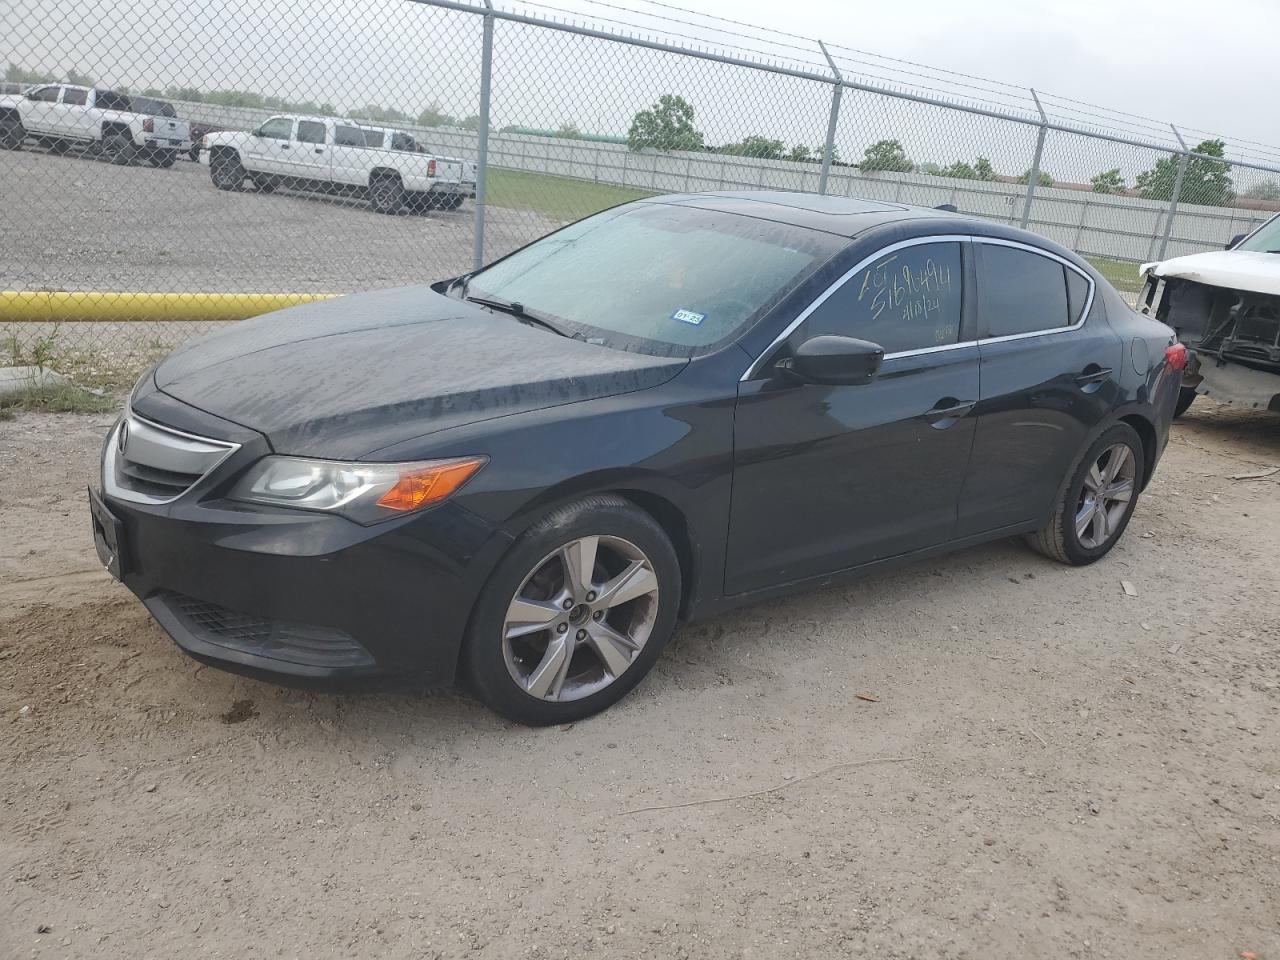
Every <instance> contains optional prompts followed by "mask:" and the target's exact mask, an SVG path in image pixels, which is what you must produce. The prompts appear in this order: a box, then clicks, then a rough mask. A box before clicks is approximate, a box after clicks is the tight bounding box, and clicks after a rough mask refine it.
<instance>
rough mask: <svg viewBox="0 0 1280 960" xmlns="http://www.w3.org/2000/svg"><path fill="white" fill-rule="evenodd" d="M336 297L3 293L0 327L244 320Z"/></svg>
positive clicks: (62, 292)
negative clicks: (73, 323) (41, 324)
mask: <svg viewBox="0 0 1280 960" xmlns="http://www.w3.org/2000/svg"><path fill="white" fill-rule="evenodd" d="M336 296H339V294H336V293H89V292H85V293H79V292H74V291H63V290H58V291H39V290H0V323H6V322H8V323H37V322H42V323H69V322H73V321H86V322H104V321H114V322H120V321H129V320H244V319H245V318H247V317H256V316H257V315H258V314H260V313H268V312H270V311H272V310H280V309H282V308H284V307H291V306H293V305H294V304H298V303H309V302H311V301H312V300H328V299H330V298H331V297H336Z"/></svg>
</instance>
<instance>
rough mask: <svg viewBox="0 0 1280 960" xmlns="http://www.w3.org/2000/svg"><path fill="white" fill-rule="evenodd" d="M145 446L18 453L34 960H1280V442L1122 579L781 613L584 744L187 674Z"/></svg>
mask: <svg viewBox="0 0 1280 960" xmlns="http://www.w3.org/2000/svg"><path fill="white" fill-rule="evenodd" d="M107 423H108V421H107V420H106V419H104V418H101V417H75V416H49V415H33V414H31V415H23V416H20V417H19V418H18V419H16V420H14V421H11V422H7V423H0V756H2V757H3V765H2V766H0V957H4V958H8V957H15V958H17V957H27V956H31V957H113V958H114V957H122V958H130V960H141V958H148V957H155V958H172V957H177V956H195V957H201V958H246V957H277V956H278V957H372V956H379V957H395V958H399V957H405V958H435V957H448V958H452V957H480V958H526V957H528V958H535V957H536V958H559V957H580V956H593V957H594V956H599V957H618V958H626V957H654V958H672V957H675V958H729V957H734V958H737V957H744V958H745V957H759V958H774V957H780V958H781V957H806V958H810V957H823V958H825V957H846V956H871V957H876V958H895V957H903V958H905V957H929V958H934V957H938V958H959V957H973V958H991V957H1019V958H1022V957H1053V958H1061V957H1080V958H1092V957H1117V958H1119V957H1125V958H1130V957H1139V956H1140V957H1161V958H1195V960H1205V958H1234V957H1238V956H1240V955H1241V951H1253V952H1255V953H1257V955H1258V956H1259V957H1262V958H1280V906H1278V905H1280V753H1278V752H1277V748H1278V747H1280V600H1278V591H1277V587H1278V586H1280V582H1278V581H1277V567H1278V566H1280V563H1278V561H1280V484H1278V482H1277V481H1280V474H1273V475H1272V476H1270V477H1268V478H1262V479H1232V478H1234V477H1239V476H1240V475H1241V474H1248V473H1257V472H1260V471H1262V470H1264V469H1266V468H1269V467H1274V466H1280V418H1276V417H1267V416H1265V415H1254V414H1245V413H1240V412H1235V411H1232V410H1230V409H1227V408H1215V407H1214V406H1213V405H1212V404H1209V403H1207V402H1205V401H1203V400H1202V401H1200V403H1199V404H1197V406H1196V407H1194V408H1193V409H1192V411H1191V413H1190V414H1189V415H1188V417H1187V418H1186V419H1185V420H1184V421H1182V423H1181V424H1180V425H1179V426H1178V427H1177V429H1176V435H1175V437H1174V440H1173V442H1172V444H1171V447H1170V450H1169V452H1168V454H1167V456H1166V457H1165V460H1164V462H1163V464H1162V465H1161V468H1160V470H1159V472H1158V473H1157V475H1156V477H1155V480H1154V482H1153V483H1152V485H1151V487H1150V488H1149V490H1148V491H1147V493H1146V494H1145V496H1144V497H1143V498H1142V500H1141V502H1140V505H1139V507H1138V510H1137V513H1136V515H1135V517H1134V520H1133V523H1132V525H1131V527H1130V529H1129V532H1128V534H1127V535H1126V537H1125V539H1124V540H1123V542H1122V543H1121V544H1120V545H1119V546H1118V548H1117V549H1116V550H1115V551H1114V552H1113V553H1112V554H1111V556H1110V557H1109V558H1107V559H1106V560H1104V561H1103V562H1101V563H1098V564H1096V565H1094V566H1092V567H1089V568H1085V569H1068V568H1065V567H1061V566H1058V565H1055V564H1053V563H1051V562H1049V561H1047V560H1045V559H1043V558H1041V557H1039V556H1038V555H1036V554H1033V553H1031V552H1030V551H1029V550H1028V549H1026V548H1025V547H1024V546H1023V545H1022V544H1021V543H1018V542H1003V543H997V544H993V545H990V546H986V547H982V548H978V549H972V550H968V551H965V552H963V553H960V554H957V555H953V556H951V557H949V558H944V559H940V560H936V561H931V562H927V563H922V564H919V565H917V566H914V567H910V568H907V569H905V570H900V571H898V572H896V573H893V574H888V575H884V576H880V577H876V578H873V579H869V580H865V581H862V582H860V583H858V584H856V585H853V586H846V587H840V588H834V589H828V590H824V591H821V592H817V593H812V594H809V595H806V596H802V597H798V598H793V599H789V600H785V601H781V602H774V603H769V604H764V605H760V606H757V607H754V608H750V609H746V610H743V611H741V612H738V613H736V614H734V615H732V616H727V617H724V618H722V619H719V620H717V621H714V622H709V623H706V624H701V625H696V626H692V627H687V628H685V629H683V630H682V631H681V632H680V633H679V634H678V635H677V637H676V639H675V641H674V643H673V644H672V646H670V647H669V648H668V650H667V652H666V654H665V655H664V657H663V659H662V661H661V662H660V663H659V665H658V667H657V669H656V671H655V673H654V675H652V676H651V677H650V678H649V679H648V680H646V682H645V683H644V684H642V685H641V687H640V688H639V689H638V690H637V691H636V692H635V693H634V694H633V695H632V696H631V697H629V698H628V699H627V700H626V701H624V702H623V703H622V704H620V705H619V706H618V707H616V708H614V709H613V710H611V711H609V712H608V713H607V714H605V715H603V716H600V717H598V718H596V719H593V720H590V721H587V722H583V723H578V724H576V725H573V726H571V727H569V728H567V729H562V728H554V727H553V728H551V729H546V730H527V729H523V728H518V727H514V726H511V725H509V724H507V723H505V722H502V721H500V720H498V719H496V718H495V717H494V716H493V715H491V714H489V713H488V712H486V711H485V710H484V709H483V708H481V707H480V706H478V705H477V704H475V703H473V702H472V701H470V700H469V699H467V698H466V697H465V696H463V695H461V694H456V693H451V692H428V691H422V690H417V689H412V688H409V689H399V690H395V691H382V692H364V693H346V694H336V693H316V692H302V691H298V690H293V689H286V688H282V687H278V686H274V685H271V684H267V683H261V682H256V681H252V680H247V679H242V678H238V677H234V676H230V675H227V674H224V673H221V672H219V671H217V670H214V669H210V668H206V667H201V666H199V665H197V664H196V663H194V662H192V661H191V660H189V659H187V658H186V657H185V656H183V655H182V654H181V653H180V652H179V651H178V650H177V648H176V647H175V646H174V645H173V644H172V643H171V642H170V641H169V640H168V639H167V638H166V637H165V636H164V634H163V633H162V632H161V631H160V629H159V628H158V627H157V626H155V624H153V623H152V622H151V621H150V620H149V618H148V617H147V615H146V613H145V612H144V610H143V608H142V606H141V605H140V604H139V603H138V602H136V601H135V600H134V599H133V598H132V597H131V596H130V595H129V594H128V593H127V592H126V591H125V590H124V589H123V588H122V587H120V586H118V585H115V584H114V583H112V582H111V581H110V580H109V579H108V578H107V576H106V575H105V574H104V573H103V572H102V571H101V570H99V569H98V568H97V564H96V562H95V559H94V555H93V548H92V545H91V542H90V537H89V533H88V526H89V525H88V519H87V515H86V505H85V493H84V490H85V484H86V483H88V482H90V481H91V480H93V478H94V474H95V468H96V459H97V450H98V444H99V441H100V438H101V436H102V434H103V432H104V430H105V428H106V426H107ZM1122 580H1127V581H1130V582H1131V583H1132V584H1133V586H1134V587H1135V588H1136V592H1137V596H1136V597H1130V596H1126V594H1125V592H1124V591H1123V590H1122V588H1121V581H1122Z"/></svg>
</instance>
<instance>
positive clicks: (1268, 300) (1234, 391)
mask: <svg viewBox="0 0 1280 960" xmlns="http://www.w3.org/2000/svg"><path fill="white" fill-rule="evenodd" d="M1139 273H1140V275H1141V276H1143V277H1144V278H1145V283H1144V284H1143V286H1142V293H1141V294H1140V295H1139V296H1138V310H1139V311H1140V312H1142V313H1145V314H1148V315H1149V316H1153V317H1155V318H1156V319H1157V320H1161V321H1163V322H1164V323H1166V324H1168V325H1169V326H1171V327H1173V328H1174V330H1176V331H1177V332H1178V339H1179V340H1181V341H1182V342H1183V343H1185V344H1186V345H1187V346H1188V347H1191V348H1192V349H1193V350H1194V351H1195V357H1194V359H1193V360H1192V362H1191V363H1190V364H1189V365H1188V366H1187V369H1186V371H1185V372H1184V373H1183V375H1182V383H1183V386H1182V393H1181V395H1180V396H1179V398H1178V406H1177V414H1179V415H1180V414H1182V413H1183V412H1184V411H1185V410H1186V409H1187V407H1189V406H1191V403H1192V401H1193V400H1195V398H1196V396H1197V395H1198V394H1204V395H1205V396H1207V397H1213V398H1214V399H1215V400H1219V401H1221V402H1222V403H1232V404H1237V405H1239V406H1243V407H1254V408H1258V409H1263V410H1270V411H1272V412H1273V413H1280V214H1277V215H1276V216H1274V217H1272V218H1271V219H1270V220H1268V221H1267V222H1266V223H1264V224H1263V225H1262V226H1260V227H1258V229H1256V230H1254V231H1253V233H1250V234H1248V235H1241V236H1239V237H1236V238H1235V239H1234V240H1233V241H1232V242H1231V243H1230V244H1228V246H1227V249H1225V250H1215V251H1213V252H1211V253H1195V254H1192V255H1191V256H1187V257H1175V258H1174V259H1172V260H1165V261H1164V262H1162V263H1144V264H1143V265H1142V266H1141V267H1140V268H1139Z"/></svg>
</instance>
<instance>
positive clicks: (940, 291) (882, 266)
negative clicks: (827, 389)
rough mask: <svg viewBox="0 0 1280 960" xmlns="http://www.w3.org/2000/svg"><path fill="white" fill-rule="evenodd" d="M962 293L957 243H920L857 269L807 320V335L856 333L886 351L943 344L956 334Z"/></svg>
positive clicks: (957, 337) (957, 339)
mask: <svg viewBox="0 0 1280 960" xmlns="http://www.w3.org/2000/svg"><path fill="white" fill-rule="evenodd" d="M963 293H964V270H963V268H962V266H961V260H960V244H959V243H956V242H952V241H948V242H939V243H920V244H916V245H915V246H910V247H902V248H901V249H898V250H894V251H892V252H890V253H886V254H885V255H884V256H882V257H879V258H877V259H876V260H875V261H874V262H873V263H871V264H869V265H868V266H866V267H864V268H863V269H861V270H859V271H858V272H857V273H855V274H854V275H853V276H852V277H850V278H849V279H848V280H846V281H845V282H844V283H843V284H842V285H841V286H840V288H839V289H838V290H836V291H835V293H833V294H832V295H831V296H830V297H828V298H827V299H826V300H825V301H824V302H823V304H822V306H820V307H818V309H817V310H815V311H814V312H813V313H812V314H810V316H809V319H808V321H807V322H806V323H807V327H808V332H809V335H810V336H816V335H819V334H838V335H840V336H845V337H857V338H858V339H859V340H869V341H871V342H872V343H878V344H879V345H880V346H881V347H883V348H884V352H885V353H901V352H903V351H904V350H921V349H924V348H926V347H939V346H945V345H946V344H949V343H956V342H958V341H959V339H960V317H961V312H962V310H961V308H962V305H963V303H964V296H963Z"/></svg>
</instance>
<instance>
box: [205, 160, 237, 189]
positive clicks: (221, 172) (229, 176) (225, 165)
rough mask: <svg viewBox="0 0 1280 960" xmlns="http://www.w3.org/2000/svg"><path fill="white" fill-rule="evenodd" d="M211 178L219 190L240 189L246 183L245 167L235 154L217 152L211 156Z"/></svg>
mask: <svg viewBox="0 0 1280 960" xmlns="http://www.w3.org/2000/svg"><path fill="white" fill-rule="evenodd" d="M209 179H210V180H212V181H213V185H214V186H215V187H217V188H218V189H219V190H239V189H240V187H241V185H242V184H243V183H244V167H242V166H241V165H240V158H239V157H237V156H236V155H235V154H229V155H228V154H222V153H215V154H214V155H213V156H211V157H210V158H209Z"/></svg>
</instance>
